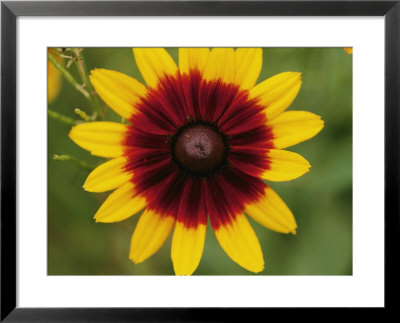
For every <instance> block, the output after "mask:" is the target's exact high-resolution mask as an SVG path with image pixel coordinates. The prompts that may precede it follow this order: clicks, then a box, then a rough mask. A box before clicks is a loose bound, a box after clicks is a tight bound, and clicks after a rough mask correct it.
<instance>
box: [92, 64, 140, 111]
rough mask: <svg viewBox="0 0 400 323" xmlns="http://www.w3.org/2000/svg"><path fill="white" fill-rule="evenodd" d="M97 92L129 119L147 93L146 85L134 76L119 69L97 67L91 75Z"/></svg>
mask: <svg viewBox="0 0 400 323" xmlns="http://www.w3.org/2000/svg"><path fill="white" fill-rule="evenodd" d="M89 78H90V81H91V83H92V84H93V86H94V88H95V90H96V92H97V94H98V95H99V96H100V97H101V99H102V100H103V101H104V102H105V103H106V104H107V105H108V106H109V107H110V108H111V109H113V110H114V111H115V112H116V113H118V114H119V115H120V116H121V117H124V118H126V119H129V118H130V117H131V116H132V114H133V113H134V112H135V111H136V109H135V105H136V104H137V103H138V102H139V101H140V99H141V98H142V97H144V96H145V94H146V91H147V90H146V87H145V86H144V85H143V84H142V83H140V82H139V81H137V80H135V79H134V78H132V77H130V76H128V75H125V74H123V73H120V72H117V71H111V70H106V69H102V68H99V69H95V70H92V71H91V75H90V76H89Z"/></svg>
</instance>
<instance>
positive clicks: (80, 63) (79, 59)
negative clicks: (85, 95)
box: [71, 48, 103, 119]
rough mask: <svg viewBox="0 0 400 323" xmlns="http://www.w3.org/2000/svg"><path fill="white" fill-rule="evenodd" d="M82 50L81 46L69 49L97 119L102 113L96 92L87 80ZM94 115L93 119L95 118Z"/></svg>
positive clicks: (100, 117)
mask: <svg viewBox="0 0 400 323" xmlns="http://www.w3.org/2000/svg"><path fill="white" fill-rule="evenodd" d="M82 50H83V49H82V48H72V49H71V51H72V55H73V56H74V58H75V63H76V66H77V68H78V71H79V75H80V76H81V79H82V82H83V84H85V88H86V89H87V90H88V91H89V95H90V98H89V100H90V103H91V105H92V109H93V113H94V114H96V116H97V117H99V119H102V116H103V114H102V111H101V105H100V102H99V99H98V97H97V95H96V92H95V91H94V89H93V87H92V84H91V83H90V81H89V77H88V72H87V69H86V62H85V59H84V57H83V55H82ZM96 116H95V118H94V119H96Z"/></svg>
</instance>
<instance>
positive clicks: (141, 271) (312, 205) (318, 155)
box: [48, 48, 352, 275]
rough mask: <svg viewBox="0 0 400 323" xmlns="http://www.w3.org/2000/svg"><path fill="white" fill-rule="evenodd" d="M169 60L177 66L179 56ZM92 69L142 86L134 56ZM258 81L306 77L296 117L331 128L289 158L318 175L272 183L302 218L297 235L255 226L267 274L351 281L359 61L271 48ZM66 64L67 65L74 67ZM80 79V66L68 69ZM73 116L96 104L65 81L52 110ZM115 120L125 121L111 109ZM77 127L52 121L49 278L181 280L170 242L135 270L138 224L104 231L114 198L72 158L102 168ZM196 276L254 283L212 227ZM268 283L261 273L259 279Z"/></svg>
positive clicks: (115, 57)
mask: <svg viewBox="0 0 400 323" xmlns="http://www.w3.org/2000/svg"><path fill="white" fill-rule="evenodd" d="M168 51H169V52H170V53H171V55H172V57H173V58H174V59H175V60H176V61H178V51H177V49H176V48H170V49H168ZM83 55H84V57H85V59H86V63H87V66H88V69H89V70H91V69H93V68H96V67H101V68H107V69H113V70H117V71H120V72H123V73H125V74H127V75H130V76H132V77H134V78H137V79H138V80H140V81H142V82H143V78H142V76H141V75H140V73H139V70H138V69H137V67H136V65H135V61H134V59H133V55H132V50H131V49H130V48H86V49H84V51H83ZM263 55H264V57H263V67H262V72H261V75H260V77H259V82H260V81H262V80H264V79H265V78H268V77H270V76H273V75H275V74H277V73H280V72H284V71H299V72H302V74H303V85H302V88H301V90H300V93H299V95H298V97H297V98H296V100H295V101H294V103H293V104H292V106H291V107H290V108H289V110H306V111H311V112H314V113H316V114H318V115H320V116H322V118H323V119H324V121H325V128H324V129H323V130H322V132H321V133H320V134H318V135H317V136H316V137H314V138H313V139H311V140H309V141H306V142H304V143H301V144H299V145H297V146H293V147H290V148H288V150H291V151H295V152H298V153H300V154H302V155H303V156H304V157H305V158H306V159H307V160H308V161H309V162H310V164H311V165H312V168H311V171H310V172H309V173H308V174H306V175H304V176H303V177H300V178H299V179H296V180H294V181H289V182H280V183H272V182H270V183H268V184H269V185H270V186H271V187H272V188H273V189H274V190H275V191H276V192H277V193H278V194H279V195H280V196H281V197H282V199H283V200H284V201H285V202H286V203H287V205H288V206H289V208H290V209H291V210H292V212H293V213H294V215H295V217H296V220H297V224H298V230H297V234H296V235H291V234H289V235H285V234H281V233H276V232H273V231H270V230H268V229H266V228H264V227H262V226H261V225H259V224H258V223H256V222H254V221H252V220H251V219H250V222H251V224H252V225H253V228H254V230H255V231H256V233H257V235H258V237H259V240H260V243H261V247H262V250H263V253H264V259H265V263H266V268H265V269H264V271H263V272H262V273H261V274H262V275H351V274H352V55H348V54H346V53H345V51H344V50H343V48H265V49H264V50H263ZM65 62H66V61H65ZM69 71H70V72H71V74H73V75H74V76H75V78H76V79H77V80H79V75H78V73H77V70H76V67H75V65H72V66H71V67H70V68H69ZM74 108H80V109H82V110H84V111H86V112H87V113H88V114H90V113H91V107H90V105H89V103H88V101H87V100H86V99H85V98H84V97H83V96H82V95H81V94H80V93H78V92H77V91H76V90H74V89H73V87H72V86H71V85H70V84H68V83H67V82H65V81H64V80H63V83H62V87H61V91H60V93H59V95H58V97H57V98H56V99H55V100H54V101H53V102H51V103H49V109H51V110H54V111H56V112H59V113H61V114H64V115H66V116H69V117H71V118H74V119H79V117H78V116H77V115H76V114H74V112H73V110H74ZM105 119H106V120H113V121H120V120H121V119H120V117H118V116H117V115H116V114H115V113H114V112H113V111H112V110H110V109H107V112H106V117H105ZM69 130H70V127H69V126H67V125H65V124H63V123H61V122H59V121H58V120H55V119H53V118H50V117H49V118H48V274H49V275H173V274H174V271H173V267H172V262H171V259H170V249H171V237H170V238H169V240H167V242H166V243H165V245H164V246H163V247H162V248H161V249H160V251H159V252H157V253H156V254H155V255H154V256H152V257H151V258H149V259H148V260H147V261H145V262H144V263H142V264H138V265H134V264H133V263H132V262H131V261H130V260H129V258H128V253H129V246H130V238H131V235H132V232H133V230H134V228H135V225H136V222H137V220H138V218H139V216H138V215H136V216H133V217H131V218H130V219H128V220H125V221H123V222H120V223H113V224H103V223H95V222H94V220H93V215H94V214H95V212H96V210H97V208H98V207H99V206H100V205H101V203H102V201H103V200H104V199H105V198H106V197H107V195H108V194H109V193H104V194H96V193H89V192H86V191H84V190H83V189H82V185H83V183H84V181H85V179H86V177H87V176H88V174H89V171H87V170H84V169H82V168H80V167H79V166H77V165H76V164H74V163H71V162H60V161H55V160H53V159H52V156H53V155H54V154H58V155H62V154H68V155H72V156H74V157H76V158H78V159H80V160H84V161H86V162H88V163H90V164H93V165H97V164H99V163H101V162H103V161H105V160H104V159H101V158H97V157H93V156H91V155H90V153H89V152H87V151H85V150H83V149H81V148H80V147H78V146H77V145H75V144H74V143H73V142H72V141H71V140H70V139H69V138H68V132H69ZM194 274H195V275H252V273H250V272H248V271H246V270H245V269H242V268H241V267H240V266H238V265H237V264H236V263H234V262H233V261H232V260H230V258H229V257H228V256H227V255H226V254H225V252H224V251H223V250H222V249H221V247H220V246H219V245H218V242H217V240H216V238H215V235H214V233H213V232H212V229H211V227H210V226H209V227H208V230H207V236H206V242H205V248H204V253H203V256H202V259H201V262H200V265H199V267H198V269H197V270H196V271H195V273H194ZM259 275H260V274H259Z"/></svg>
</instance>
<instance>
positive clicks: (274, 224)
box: [244, 187, 297, 234]
mask: <svg viewBox="0 0 400 323" xmlns="http://www.w3.org/2000/svg"><path fill="white" fill-rule="evenodd" d="M244 212H245V213H246V214H247V215H249V216H250V217H251V218H252V219H253V220H255V221H257V222H258V223H260V224H262V225H263V226H265V227H267V228H268V229H271V230H274V231H278V232H282V233H289V232H291V233H293V234H295V233H296V228H297V224H296V220H295V219H294V216H293V213H292V212H291V211H290V210H289V208H288V207H287V205H286V204H285V202H283V201H282V199H281V198H280V197H279V195H278V194H276V193H275V191H274V190H273V189H271V188H270V187H267V188H266V189H265V195H264V196H261V198H260V199H259V200H258V201H257V202H255V203H251V204H248V205H246V207H245V210H244Z"/></svg>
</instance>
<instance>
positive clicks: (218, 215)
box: [70, 48, 324, 275]
mask: <svg viewBox="0 0 400 323" xmlns="http://www.w3.org/2000/svg"><path fill="white" fill-rule="evenodd" d="M133 53H134V57H135V60H136V64H137V66H138V68H139V70H140V72H141V74H142V76H143V78H144V80H145V82H146V84H147V87H146V86H145V85H143V84H142V83H140V82H139V81H137V80H136V79H133V78H131V77H129V76H127V75H125V74H122V73H120V72H117V71H111V70H106V69H95V70H93V71H92V72H91V75H90V80H91V82H92V84H93V86H94V88H95V90H96V91H97V93H98V94H99V96H100V97H101V98H102V99H103V101H104V102H105V103H106V104H107V105H108V106H109V107H110V108H111V109H113V110H114V111H115V112H117V113H118V114H119V115H121V116H122V117H124V118H126V119H127V120H129V124H121V123H115V122H105V121H104V122H87V123H83V124H80V125H78V126H75V127H73V128H72V130H71V132H70V138H71V139H72V140H73V141H74V142H75V143H77V144H78V145H79V146H81V147H82V148H84V149H87V150H89V151H90V152H91V153H92V154H93V155H96V156H101V157H106V158H112V159H111V160H109V161H107V162H105V163H104V164H102V165H100V166H99V167H97V168H96V169H95V170H93V172H92V173H91V174H90V175H89V176H88V178H87V180H86V182H85V184H84V188H85V189H86V190H87V191H90V192H105V191H109V190H114V189H115V191H114V192H113V193H111V194H110V195H109V196H108V198H107V199H106V200H105V202H104V203H103V204H102V206H101V207H100V208H99V210H98V211H97V213H96V215H95V219H96V221H98V222H116V221H122V220H125V219H127V218H128V217H130V216H132V215H134V214H136V213H138V212H140V211H141V210H144V212H143V214H142V215H141V217H140V219H139V221H138V223H137V226H136V228H135V230H134V233H133V236H132V240H131V248H130V254H129V257H130V259H131V260H132V261H133V262H134V263H140V262H142V261H144V260H146V259H147V258H149V257H150V256H151V255H153V254H154V253H155V252H156V251H157V250H158V249H159V248H160V247H161V246H162V245H163V244H164V242H165V241H166V240H167V238H168V237H169V235H170V234H171V232H172V231H174V232H173V237H172V247H171V257H172V262H173V266H174V270H175V273H176V274H177V275H191V274H192V273H193V272H194V271H195V270H196V268H197V266H198V264H199V262H200V258H201V256H202V253H203V247H204V239H205V235H206V225H207V221H208V219H209V221H210V223H211V226H212V228H213V231H214V233H215V235H216V238H217V240H218V241H219V243H220V245H221V247H222V248H223V249H224V250H225V252H226V253H227V254H228V256H229V257H230V258H231V259H232V260H233V261H235V262H236V263H238V264H239V265H240V266H242V267H243V268H245V269H247V270H249V271H252V272H260V271H262V270H263V269H264V259H263V255H262V251H261V247H260V243H259V241H258V238H257V236H256V234H255V233H254V231H253V229H252V227H251V225H250V224H249V222H248V220H247V217H246V216H245V214H247V215H248V216H250V217H251V218H253V219H254V220H256V221H257V222H259V223H261V224H262V225H264V226H266V227H267V228H269V229H272V230H275V231H278V232H282V233H289V232H291V233H295V230H296V228H297V225H296V221H295V219H294V217H293V214H292V212H291V211H290V210H289V208H288V207H287V206H286V204H285V203H284V202H283V201H282V200H281V199H280V197H279V196H278V195H277V194H276V193H275V192H274V191H273V190H272V189H271V188H270V187H269V186H268V185H267V184H266V183H265V182H264V181H263V180H269V181H288V180H292V179H295V178H297V177H299V176H302V175H303V174H305V173H306V172H308V170H309V168H310V164H309V163H308V162H307V160H305V159H304V158H303V157H302V156H301V155H299V154H297V153H294V152H290V151H287V150H283V149H284V148H286V147H289V146H292V145H294V144H297V143H299V142H302V141H305V140H307V139H309V138H311V137H313V136H315V135H316V134H317V133H318V132H319V131H320V130H321V129H322V128H323V126H324V123H323V121H322V120H321V118H320V117H319V116H317V115H315V114H313V113H310V112H305V111H287V112H285V110H286V109H287V108H288V107H289V106H290V105H291V103H292V102H293V100H294V99H295V97H296V96H297V94H298V92H299V90H300V86H301V74H300V73H297V72H284V73H281V74H278V75H275V76H273V77H271V78H269V79H267V80H265V81H263V82H261V83H259V84H258V85H255V84H256V81H257V79H258V77H259V74H260V71H261V66H262V49H260V48H239V49H237V50H234V49H231V48H214V49H212V50H209V49H208V48H180V49H179V67H178V66H177V64H176V63H175V61H174V60H173V59H172V58H171V56H170V55H169V54H168V53H167V51H166V50H165V49H161V48H135V49H133Z"/></svg>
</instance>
